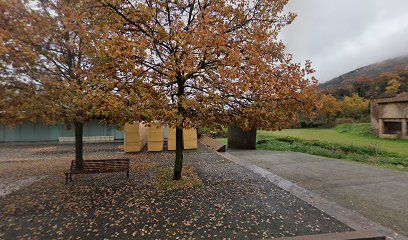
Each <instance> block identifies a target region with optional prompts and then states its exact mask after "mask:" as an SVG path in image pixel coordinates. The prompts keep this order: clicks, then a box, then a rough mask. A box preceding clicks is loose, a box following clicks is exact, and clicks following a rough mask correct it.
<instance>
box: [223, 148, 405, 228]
mask: <svg viewBox="0 0 408 240" xmlns="http://www.w3.org/2000/svg"><path fill="white" fill-rule="evenodd" d="M228 153H230V154H232V155H233V156H235V157H237V158H240V159H242V160H244V161H247V162H248V163H251V164H253V165H256V166H258V167H261V168H263V169H265V170H267V171H269V172H271V173H273V174H275V175H277V176H280V177H282V178H284V179H287V180H289V181H291V182H294V183H296V184H297V185H299V186H301V187H303V188H305V189H307V190H310V191H312V192H314V193H317V194H318V195H320V196H321V197H323V198H325V199H327V200H329V201H333V202H336V203H337V204H339V205H340V206H343V207H345V208H348V209H352V210H354V211H356V212H358V213H360V214H362V215H363V216H365V217H367V218H368V219H371V220H373V221H374V222H377V223H379V224H381V225H383V226H385V227H388V228H390V229H392V230H394V231H396V232H398V233H401V234H403V235H405V236H407V235H408V173H407V172H402V171H396V170H390V169H384V168H378V167H375V166H369V165H364V164H359V163H355V162H349V161H344V160H337V159H330V158H325V157H320V156H313V155H309V154H304V153H294V152H273V151H253V150H252V151H251V150H248V151H244V150H228Z"/></svg>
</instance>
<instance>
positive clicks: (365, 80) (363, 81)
mask: <svg viewBox="0 0 408 240" xmlns="http://www.w3.org/2000/svg"><path fill="white" fill-rule="evenodd" d="M321 91H322V93H323V94H330V95H332V96H334V97H335V98H337V99H343V98H344V97H346V96H349V97H350V96H352V95H353V94H357V95H358V96H360V97H363V98H366V99H368V98H378V97H392V96H395V95H396V94H398V93H400V92H408V69H403V70H397V71H394V72H384V73H381V74H379V76H377V77H374V78H373V77H368V76H360V77H358V78H356V79H347V80H345V81H342V82H340V83H339V84H338V85H331V86H329V87H328V88H326V89H322V90H321Z"/></svg>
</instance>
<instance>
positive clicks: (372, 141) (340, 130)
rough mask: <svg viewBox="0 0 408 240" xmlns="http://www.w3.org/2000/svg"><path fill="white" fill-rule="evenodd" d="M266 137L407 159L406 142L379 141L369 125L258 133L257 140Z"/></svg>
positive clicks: (407, 149)
mask: <svg viewBox="0 0 408 240" xmlns="http://www.w3.org/2000/svg"><path fill="white" fill-rule="evenodd" d="M267 136H280V137H293V138H300V139H304V140H317V141H321V142H327V143H336V144H341V145H353V146H357V147H371V148H378V149H379V150H382V151H387V152H392V153H396V154H399V155H403V156H407V157H408V140H388V139H381V138H378V137H377V136H375V135H374V134H372V133H371V130H370V124H369V123H358V124H341V125H338V126H337V127H335V128H331V129H317V128H313V129H310V128H309V129H307V128H306V129H286V130H282V131H274V132H269V131H258V138H260V139H261V138H264V137H267Z"/></svg>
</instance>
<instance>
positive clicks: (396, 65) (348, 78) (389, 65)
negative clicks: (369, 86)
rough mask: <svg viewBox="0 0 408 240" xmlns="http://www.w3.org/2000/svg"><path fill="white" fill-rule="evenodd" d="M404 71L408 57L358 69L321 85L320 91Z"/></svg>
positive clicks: (407, 65) (407, 66)
mask: <svg viewBox="0 0 408 240" xmlns="http://www.w3.org/2000/svg"><path fill="white" fill-rule="evenodd" d="M402 69H408V55H407V56H402V57H397V58H392V59H388V60H385V61H382V62H378V63H374V64H371V65H368V66H365V67H362V68H358V69H356V70H353V71H351V72H348V73H346V74H343V75H341V76H339V77H336V78H334V79H332V80H330V81H327V82H325V83H322V84H320V89H322V90H326V89H333V88H337V87H340V86H341V85H344V84H345V83H348V82H349V83H351V82H354V81H356V80H357V79H359V78H361V77H369V78H377V77H378V76H379V75H380V74H381V73H383V72H395V71H398V70H402Z"/></svg>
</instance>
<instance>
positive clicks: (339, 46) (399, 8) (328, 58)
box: [281, 0, 408, 82]
mask: <svg viewBox="0 0 408 240" xmlns="http://www.w3.org/2000/svg"><path fill="white" fill-rule="evenodd" d="M286 9H287V10H289V11H292V12H296V13H297V15H298V16H297V18H296V20H295V21H294V22H293V23H292V24H291V25H289V26H287V27H286V28H285V29H284V31H283V32H282V33H281V38H282V39H283V41H284V42H285V43H286V46H287V52H288V53H292V54H293V55H294V57H295V60H296V61H302V62H303V61H304V60H307V59H310V60H311V61H312V62H313V66H314V68H315V69H316V70H317V73H316V76H317V78H318V79H319V82H325V81H327V80H330V79H332V78H334V77H337V76H339V75H341V74H343V73H346V72H349V71H351V70H354V69H356V68H358V67H362V66H365V65H368V64H371V63H375V62H378V61H381V60H385V59H387V58H392V57H397V56H402V55H406V54H408V0H291V1H290V2H289V4H288V5H287V8H286Z"/></svg>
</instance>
